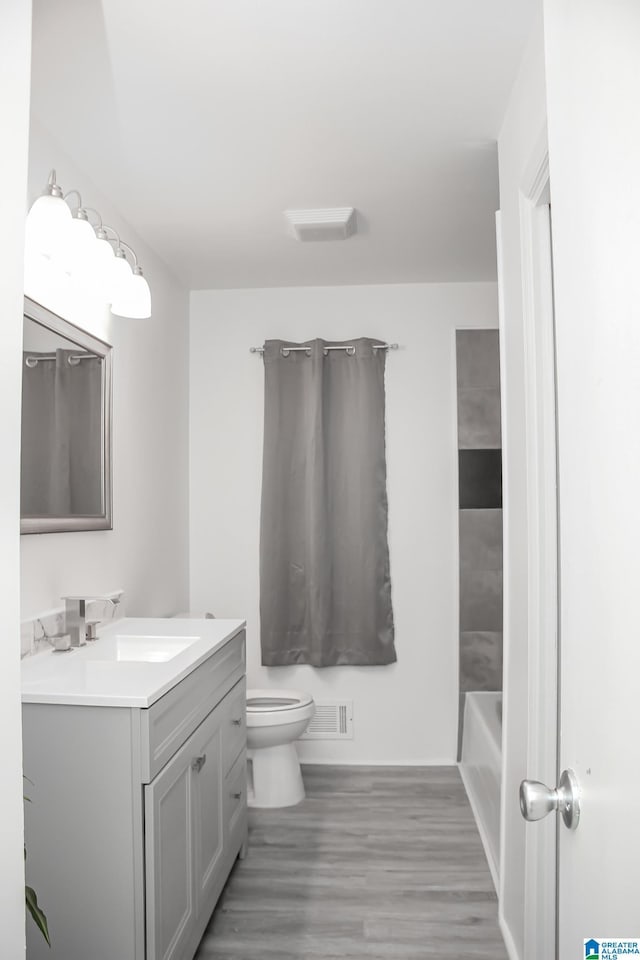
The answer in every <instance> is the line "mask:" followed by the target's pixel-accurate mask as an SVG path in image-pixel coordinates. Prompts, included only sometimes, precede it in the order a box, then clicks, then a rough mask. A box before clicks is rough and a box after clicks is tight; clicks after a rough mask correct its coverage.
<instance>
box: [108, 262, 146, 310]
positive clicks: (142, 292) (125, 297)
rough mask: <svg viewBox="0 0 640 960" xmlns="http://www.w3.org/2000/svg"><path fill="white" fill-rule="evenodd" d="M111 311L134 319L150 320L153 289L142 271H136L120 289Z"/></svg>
mask: <svg viewBox="0 0 640 960" xmlns="http://www.w3.org/2000/svg"><path fill="white" fill-rule="evenodd" d="M111 312H112V313H116V314H118V316H120V317H130V318H131V319H132V320H148V319H149V317H150V316H151V290H150V289H149V284H148V283H147V281H146V280H145V278H144V277H143V276H142V273H134V274H133V276H132V277H130V279H129V280H128V281H127V283H126V284H123V285H122V287H120V289H119V291H118V296H117V297H116V298H115V299H114V300H113V302H112V304H111Z"/></svg>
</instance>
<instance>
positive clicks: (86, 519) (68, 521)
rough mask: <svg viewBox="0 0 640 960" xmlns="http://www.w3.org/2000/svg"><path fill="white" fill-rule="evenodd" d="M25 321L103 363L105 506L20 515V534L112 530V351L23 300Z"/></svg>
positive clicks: (81, 331)
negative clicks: (65, 512) (83, 512)
mask: <svg viewBox="0 0 640 960" xmlns="http://www.w3.org/2000/svg"><path fill="white" fill-rule="evenodd" d="M23 314H24V317H25V318H26V319H28V320H33V321H34V322H35V323H39V324H40V326H43V327H46V328H47V329H48V330H52V331H53V332H54V333H57V334H59V335H60V336H61V337H64V338H65V339H66V340H70V341H71V342H72V343H74V344H76V345H77V346H78V347H80V348H81V349H83V350H88V351H89V352H90V353H95V354H96V356H98V357H100V358H101V359H102V360H103V368H102V502H103V505H104V509H103V511H102V513H100V514H91V515H77V516H68V517H35V516H29V517H23V516H22V511H21V515H20V533H21V534H24V533H76V532H79V531H81V530H112V529H113V516H112V477H111V470H112V456H111V446H112V443H111V440H112V386H111V385H112V362H113V357H112V353H113V347H112V346H111V344H109V343H106V342H105V341H104V340H99V339H98V338H97V337H94V336H93V335H92V334H90V333H87V331H86V330H82V329H81V328H80V327H77V326H75V325H74V324H73V323H69V321H68V320H64V319H63V318H62V317H60V316H58V314H56V313H53V311H51V310H48V309H47V308H46V307H43V306H42V304H40V303H36V301H35V300H31V298H30V297H25V298H24V308H23Z"/></svg>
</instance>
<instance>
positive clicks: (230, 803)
mask: <svg viewBox="0 0 640 960" xmlns="http://www.w3.org/2000/svg"><path fill="white" fill-rule="evenodd" d="M224 790H225V798H224V803H225V812H224V822H225V831H226V837H225V845H226V846H227V847H228V849H233V848H234V846H236V844H237V847H238V848H240V846H241V845H242V843H243V842H244V839H245V837H246V832H247V753H246V750H243V751H242V753H241V754H240V756H239V757H238V759H237V760H236V762H235V763H234V765H233V767H232V768H231V770H230V771H229V774H228V776H227V777H226V780H225V785H224ZM234 852H235V851H234Z"/></svg>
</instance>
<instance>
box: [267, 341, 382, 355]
mask: <svg viewBox="0 0 640 960" xmlns="http://www.w3.org/2000/svg"><path fill="white" fill-rule="evenodd" d="M373 349H374V350H397V349H398V344H397V343H374V344H373ZM329 350H346V352H347V353H348V354H349V356H350V357H352V356H353V355H354V353H355V352H356V348H355V347H354V346H353V344H352V343H345V344H344V345H343V346H340V347H324V348H323V353H324V355H325V357H326V355H327V354H328V352H329ZM280 352H281V354H282V356H283V357H288V356H289V354H290V353H306V354H307V356H311V347H280ZM249 353H264V347H249Z"/></svg>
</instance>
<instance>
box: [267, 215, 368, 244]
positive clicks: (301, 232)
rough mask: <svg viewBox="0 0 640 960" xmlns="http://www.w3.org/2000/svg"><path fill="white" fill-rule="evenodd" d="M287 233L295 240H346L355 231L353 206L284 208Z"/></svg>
mask: <svg viewBox="0 0 640 960" xmlns="http://www.w3.org/2000/svg"><path fill="white" fill-rule="evenodd" d="M284 215H285V218H286V221H287V224H288V226H289V233H290V234H291V236H292V237H295V239H296V240H301V241H309V240H346V239H347V237H350V236H351V235H352V234H353V233H355V232H356V228H357V223H356V211H355V210H354V208H353V207H323V208H321V209H318V210H285V212H284Z"/></svg>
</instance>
